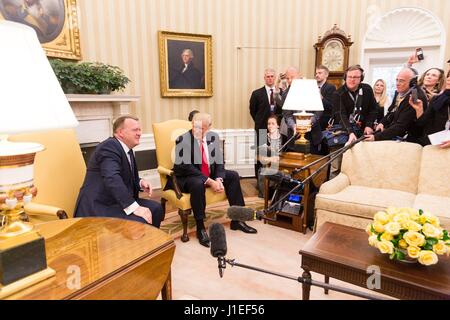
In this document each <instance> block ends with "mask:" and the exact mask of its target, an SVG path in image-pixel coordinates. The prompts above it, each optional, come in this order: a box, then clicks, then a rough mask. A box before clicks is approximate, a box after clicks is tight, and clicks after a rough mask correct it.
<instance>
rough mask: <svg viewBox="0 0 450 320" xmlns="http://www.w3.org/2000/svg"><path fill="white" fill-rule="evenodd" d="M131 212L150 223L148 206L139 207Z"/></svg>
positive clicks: (150, 214)
mask: <svg viewBox="0 0 450 320" xmlns="http://www.w3.org/2000/svg"><path fill="white" fill-rule="evenodd" d="M133 214H134V215H136V216H138V217H141V218H143V219H144V220H145V221H147V222H148V223H149V224H152V212H151V211H150V209H149V208H146V207H139V208H137V209H136V210H135V211H134V212H133Z"/></svg>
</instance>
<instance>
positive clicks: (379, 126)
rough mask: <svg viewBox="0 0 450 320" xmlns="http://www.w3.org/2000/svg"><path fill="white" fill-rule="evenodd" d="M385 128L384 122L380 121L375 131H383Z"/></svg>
mask: <svg viewBox="0 0 450 320" xmlns="http://www.w3.org/2000/svg"><path fill="white" fill-rule="evenodd" d="M383 130H384V124H382V123H380V124H378V125H377V127H376V128H375V131H380V132H383Z"/></svg>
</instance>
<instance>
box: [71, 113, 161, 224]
mask: <svg viewBox="0 0 450 320" xmlns="http://www.w3.org/2000/svg"><path fill="white" fill-rule="evenodd" d="M113 131H114V137H113V138H108V139H107V140H105V141H103V142H102V143H100V144H99V145H98V146H97V148H96V149H95V152H94V154H93V155H92V156H91V159H90V160H89V164H88V168H87V172H86V177H85V179H84V183H83V186H82V187H81V189H80V194H79V195H78V200H77V204H76V208H75V214H74V216H75V217H113V218H120V219H126V220H134V221H139V222H143V223H148V224H152V225H153V226H155V227H157V228H159V225H160V223H161V220H162V219H163V210H162V207H161V205H160V204H159V203H157V202H155V201H151V200H144V199H139V190H140V189H142V190H143V191H145V192H147V193H148V194H149V195H150V196H151V194H152V187H151V185H150V184H149V183H148V182H147V181H145V180H144V179H139V175H138V169H137V165H136V160H135V158H134V153H133V150H132V149H133V148H134V147H135V146H137V145H138V144H139V139H140V137H141V126H140V124H139V120H138V119H137V118H135V117H132V116H122V117H120V118H118V119H117V120H116V121H115V122H114V124H113Z"/></svg>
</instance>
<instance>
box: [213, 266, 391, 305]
mask: <svg viewBox="0 0 450 320" xmlns="http://www.w3.org/2000/svg"><path fill="white" fill-rule="evenodd" d="M224 260H225V262H226V263H228V264H229V265H230V266H232V267H241V268H244V269H249V270H253V271H258V272H263V273H267V274H271V275H273V276H277V277H280V278H285V279H289V280H294V281H298V282H299V283H301V284H308V285H313V286H317V287H321V288H324V289H327V290H333V291H338V292H342V293H346V294H350V295H354V296H357V297H361V298H365V299H371V300H390V299H385V298H383V297H377V296H374V295H371V294H368V293H364V292H359V291H356V290H353V289H349V288H344V287H340V286H336V285H333V284H327V283H323V282H319V281H315V280H312V279H308V278H305V277H294V276H289V275H285V274H282V273H278V272H273V271H268V270H264V269H261V268H257V267H252V266H248V265H245V264H241V263H237V262H236V261H235V259H232V260H230V259H225V258H224ZM223 268H225V267H223ZM219 270H220V272H221V276H222V274H223V273H222V269H221V268H220V267H219Z"/></svg>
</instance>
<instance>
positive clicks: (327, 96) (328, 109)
mask: <svg viewBox="0 0 450 320" xmlns="http://www.w3.org/2000/svg"><path fill="white" fill-rule="evenodd" d="M335 92H336V87H335V86H334V85H333V84H331V83H328V82H325V83H324V84H323V86H322V87H321V88H320V94H321V95H322V97H323V99H322V103H323V113H322V116H321V117H320V126H321V129H322V130H325V129H326V128H327V126H328V120H330V118H331V116H332V115H333V94H334V93H335Z"/></svg>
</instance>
